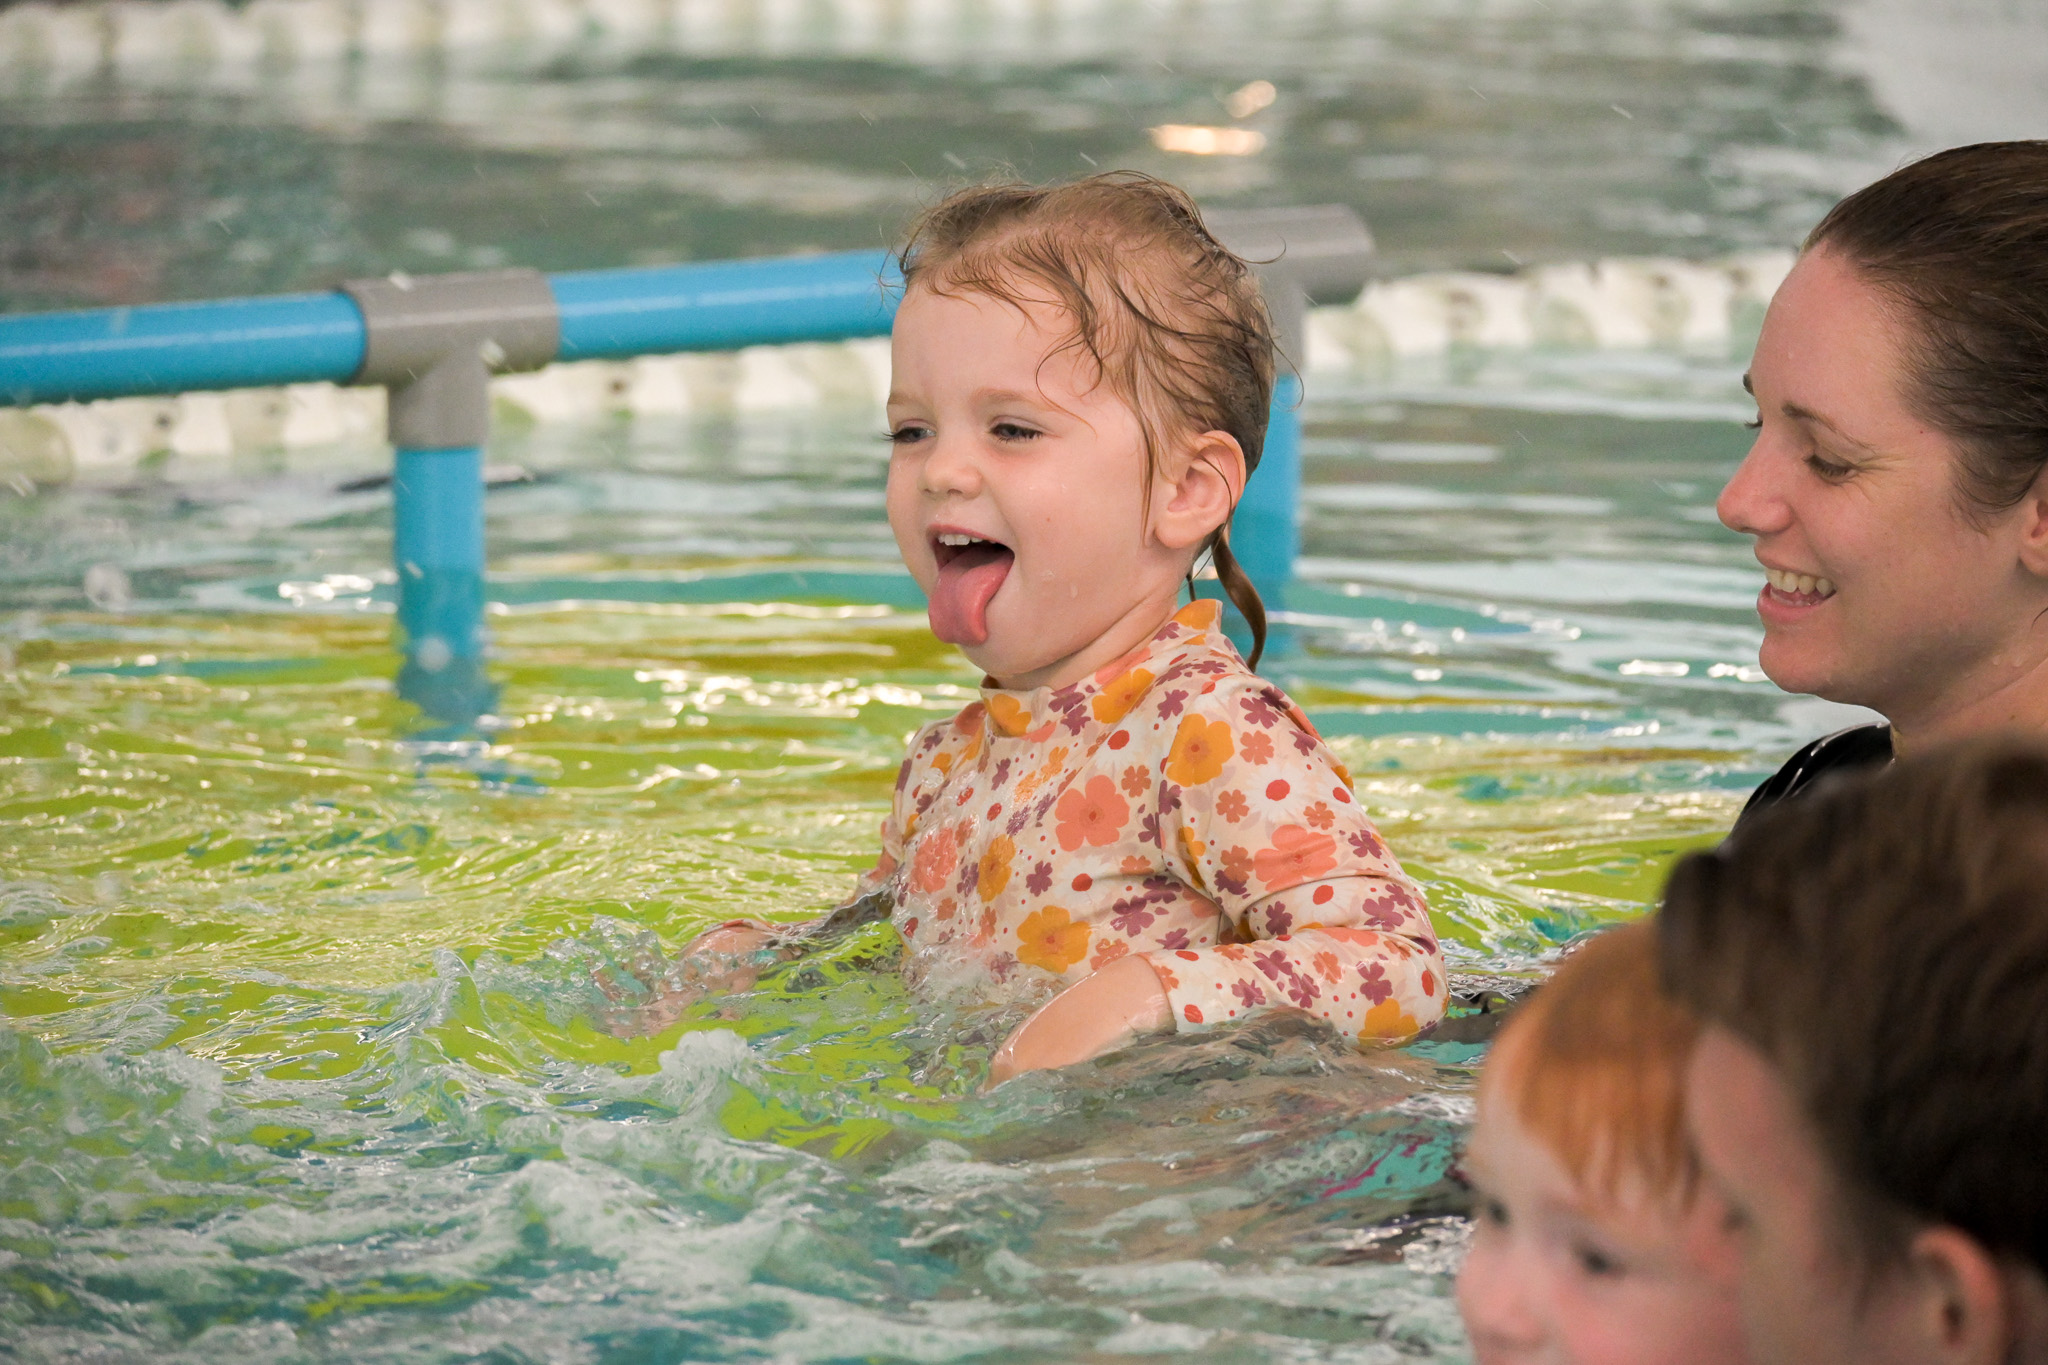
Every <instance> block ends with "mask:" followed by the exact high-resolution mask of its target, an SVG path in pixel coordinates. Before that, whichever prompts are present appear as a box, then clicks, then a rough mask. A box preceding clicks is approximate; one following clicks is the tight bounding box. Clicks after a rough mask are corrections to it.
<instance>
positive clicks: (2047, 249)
mask: <svg viewBox="0 0 2048 1365" xmlns="http://www.w3.org/2000/svg"><path fill="white" fill-rule="evenodd" d="M1806 246H1807V249H1808V250H1813V249H1815V248H1826V249H1827V250H1830V251H1834V252H1838V253H1840V254H1841V255H1842V256H1843V257H1844V258H1845V259H1846V260H1847V261H1848V262H1849V264H1850V265H1852V266H1853V267H1854V268H1855V269H1856V270H1857V271H1858V272H1859V273H1861V274H1862V275H1863V277H1864V278H1865V279H1867V280H1869V281H1871V282H1872V283H1873V284H1875V285H1876V286H1877V287H1878V288H1879V289H1880V290H1881V291H1883V292H1884V293H1885V294H1886V295H1888V296H1889V297H1890V298H1891V299H1892V300H1893V301H1894V302H1895V303H1897V304H1899V305H1901V306H1903V308H1904V310H1905V313H1906V316H1907V318H1908V319H1909V321H1910V322H1911V324H1912V326H1913V330H1914V332H1915V333H1916V335H1915V338H1914V344H1913V347H1912V350H1911V352H1910V357H1909V361H1908V364H1909V367H1910V371H1911V373H1910V378H1909V385H1910V387H1909V390H1908V393H1907V400H1908V402H1909V403H1910V404H1911V405H1912V406H1913V407H1914V409H1915V410H1917V411H1918V413H1919V414H1920V416H1922V417H1923V418H1925V419H1926V420H1927V421H1928V422H1930V423H1931V424H1932V425H1933V426H1934V427H1935V428H1936V429H1938V430H1940V431H1942V432H1943V433H1945V434H1946V435H1948V436H1949V437H1950V438H1951V439H1952V440H1954V441H1955V442H1956V443H1957V445H1958V446H1959V447H1960V449H1961V453H1962V460H1961V463H1960V466H1959V468H1958V470H1957V488H1956V491H1957V493H1958V494H1959V495H1960V500H1961V505H1962V506H1963V507H1964V508H1965V510H1967V511H1969V512H1971V513H1973V514H1974V515H1976V516H1977V517H1979V518H1982V517H1986V516H1990V515H1994V514H1996V513H1998V512H2002V511H2005V510H2006V509H2008V508H2010V507H2013V506H2015V505H2017V504H2018V503H2019V501H2020V499H2021V498H2023V497H2025V496H2026V494H2027V490H2028V489H2030V488H2032V487H2033V486H2034V482H2035V480H2036V479H2038V478H2039V477H2040V474H2041V471H2042V469H2043V468H2048V142H2043V141H2034V142H1980V143H1977V144H1976V145H1974V146H1970V147H1955V148H1951V149H1950V150H1948V151H1945V152H1937V153H1935V154H1934V155H1933V156H1930V157H1927V158H1925V159H1923V160H1920V161H1916V162H1914V163H1913V164H1911V165H1909V166H1906V167H1905V168H1903V169H1901V170H1897V171H1894V172H1893V173H1892V174H1890V175H1888V176H1886V177H1885V178H1884V179H1882V180H1880V181H1878V182H1877V183H1876V184H1873V185H1868V186H1865V187H1864V188H1863V189H1860V190H1858V191H1857V192H1856V193H1854V194H1852V195H1850V196H1849V197H1848V198H1847V199H1844V200H1843V201H1842V202H1841V203H1839V204H1837V205H1835V207H1834V208H1833V209H1832V210H1831V211H1830V212H1829V213H1828V215H1827V217H1825V218H1823V219H1822V220H1821V222H1820V226H1818V227H1816V228H1815V229H1814V230H1813V233H1812V235H1811V236H1809V237H1808V238H1807V240H1806Z"/></svg>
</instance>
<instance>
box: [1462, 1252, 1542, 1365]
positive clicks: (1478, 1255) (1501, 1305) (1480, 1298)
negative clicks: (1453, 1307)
mask: <svg viewBox="0 0 2048 1365" xmlns="http://www.w3.org/2000/svg"><path fill="white" fill-rule="evenodd" d="M1536 1273H1537V1272H1536V1268H1535V1267H1533V1266H1530V1265H1527V1264H1521V1263H1518V1258H1516V1257H1514V1256H1512V1255H1510V1254H1509V1253H1508V1251H1507V1249H1506V1248H1503V1247H1499V1246H1493V1247H1489V1246H1486V1245H1484V1244H1483V1243H1481V1244H1479V1245H1475V1246H1474V1247H1473V1248H1472V1251H1471V1254H1470V1255H1468V1256H1467V1257H1466V1259H1465V1266H1464V1269H1463V1270H1461V1271H1460V1272H1459V1273H1458V1312H1459V1314H1460V1315H1461V1316H1462V1317H1463V1318H1464V1319H1465V1331H1466V1334H1467V1335H1468V1336H1470V1337H1471V1339H1472V1347H1473V1352H1474V1354H1475V1356H1476V1357H1477V1358H1478V1360H1479V1361H1480V1365H1508V1362H1529V1363H1531V1365H1533V1362H1536V1361H1539V1360H1542V1359H1543V1358H1544V1356H1543V1354H1542V1353H1543V1349H1544V1346H1545V1345H1546V1343H1547V1342H1548V1339H1549V1334H1548V1333H1547V1332H1546V1331H1545V1330H1544V1324H1543V1318H1542V1315H1541V1314H1540V1313H1538V1312H1536V1311H1535V1306H1534V1304H1532V1303H1531V1302H1530V1296H1531V1294H1532V1293H1533V1292H1539V1291H1536V1290H1535V1288H1534V1286H1533V1285H1532V1283H1531V1281H1532V1280H1533V1279H1534V1277H1535V1275H1536Z"/></svg>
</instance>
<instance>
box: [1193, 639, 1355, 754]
mask: <svg viewBox="0 0 2048 1365" xmlns="http://www.w3.org/2000/svg"><path fill="white" fill-rule="evenodd" d="M1154 686H1155V687H1158V688H1161V689H1163V690H1164V691H1165V692H1169V693H1170V692H1172V691H1175V690H1185V691H1186V693H1187V695H1186V697H1185V698H1184V700H1183V701H1182V702H1181V709H1183V710H1185V711H1186V712H1188V713H1191V714H1195V715H1200V716H1202V717H1204V718H1205V719H1208V720H1211V721H1227V722H1228V723H1230V724H1231V725H1232V726H1233V727H1236V726H1245V725H1249V726H1252V727H1254V728H1256V729H1260V730H1270V729H1272V728H1273V727H1275V726H1276V725H1281V724H1283V723H1284V724H1287V725H1290V726H1292V727H1293V728H1295V729H1297V730H1300V731H1302V732H1303V733H1304V734H1307V735H1308V736H1310V737H1311V738H1313V739H1316V740H1318V741H1320V740H1321V739H1322V736H1321V734H1319V733H1318V732H1317V730H1316V727H1315V725H1314V723H1313V722H1311V721H1310V720H1309V718H1308V713H1307V712H1305V711H1303V710H1302V709H1301V707H1300V706H1298V705H1296V704H1295V702H1294V699H1293V698H1292V697H1289V696H1288V695H1287V694H1286V693H1285V692H1283V691H1282V690H1281V689H1280V687H1279V685H1278V684H1276V683H1273V682H1271V681H1269V680H1267V679H1265V678H1262V677H1260V676H1259V675H1258V674H1256V673H1254V672H1252V671H1251V669H1249V668H1247V667H1245V665H1244V661H1243V660H1242V659H1240V658H1238V657H1237V654H1236V653H1235V651H1226V650H1224V649H1214V648H1211V649H1194V650H1190V651H1189V652H1188V653H1187V654H1186V655H1185V656H1182V657H1180V658H1178V659H1176V660H1174V661H1173V662H1171V663H1169V664H1168V665H1167V667H1166V668H1165V669H1164V670H1163V671H1162V672H1161V674H1160V676H1159V681H1158V682H1157V683H1155V684H1154Z"/></svg>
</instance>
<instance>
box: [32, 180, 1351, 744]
mask: <svg viewBox="0 0 2048 1365" xmlns="http://www.w3.org/2000/svg"><path fill="white" fill-rule="evenodd" d="M1211 220H1212V223H1213V224H1214V225H1215V226H1216V228H1217V230H1218V234H1219V236H1221V237H1223V239H1224V240H1225V241H1226V242H1228V243H1229V244H1230V245H1231V246H1233V247H1234V248H1235V249H1236V250H1238V251H1239V252H1240V253H1242V254H1244V255H1245V256H1246V257H1247V258H1248V259H1251V260H1253V261H1254V262H1256V263H1258V264H1259V268H1260V274H1261V276H1262V280H1263V284H1264V287H1265V290H1266V294H1267V298H1268V301H1269V303H1270V305H1271V307H1272V310H1273V313H1274V320H1275V323H1276V328H1277V330H1278V332H1279V336H1280V341H1281V348H1282V352H1283V357H1284V358H1285V359H1287V360H1288V361H1289V362H1290V363H1289V364H1288V365H1287V366H1286V367H1284V369H1283V373H1282V375H1281V378H1280V381H1279V383H1278V384H1276V386H1275V392H1274V403H1273V408H1272V413H1271V416H1270V418H1269V423H1270V424H1269V427H1268V430H1267V436H1266V446H1265V454H1264V456H1263V458H1262V459H1261V461H1260V464H1259V468H1258V470H1257V472H1256V474H1255V475H1254V477H1253V478H1252V479H1251V480H1250V482H1249V484H1248V486H1247V487H1246V490H1245V495H1244V498H1243V500H1242V501H1241V502H1240V504H1239V507H1238V511H1237V515H1236V520H1235V530H1234V533H1233V536H1232V546H1233V548H1234V549H1235V550H1236V551H1237V553H1238V557H1239V559H1240V561H1241V562H1242V563H1243V564H1244V566H1245V569H1246V571H1247V572H1248V573H1249V574H1250V575H1251V577H1252V579H1253V581H1254V582H1256V583H1258V584H1259V586H1260V588H1261V590H1262V591H1264V592H1267V593H1269V594H1270V595H1277V594H1278V592H1279V591H1280V590H1281V589H1282V588H1284V585H1285V583H1286V581H1287V579H1288V578H1289V577H1290V576H1291V574H1292V571H1293V565H1294V561H1295V558H1296V556H1297V554H1298V552H1299V546H1300V531H1299V525H1298V509H1299V504H1300V487H1301V417H1300V411H1299V409H1300V400H1301V384H1300V379H1299V375H1298V372H1297V371H1296V370H1295V368H1294V365H1293V364H1292V363H1291V362H1293V361H1294V359H1295V358H1297V357H1299V356H1300V355H1301V351H1302V347H1303V344H1304V341H1305V335H1304V334H1305V319H1306V314H1307V308H1308V304H1309V302H1310V300H1311V299H1312V298H1313V297H1315V296H1316V295H1318V294H1320V293H1324V292H1327V291H1329V290H1331V289H1344V290H1348V291H1349V292H1352V293H1355V292H1356V291H1357V289H1358V288H1359V287H1360V286H1362V285H1363V284H1364V282H1365V270H1366V262H1367V260H1368V259H1369V257H1370V255H1371V252H1372V239H1371V237H1370V235H1369V234H1368V233H1367V232H1366V230H1365V225H1364V223H1363V222H1361V221H1360V220H1359V219H1358V217H1357V215H1356V214H1355V213H1353V212H1352V211H1351V210H1349V209H1346V208H1338V207H1319V208H1308V209H1280V210H1270V211H1257V210H1253V211H1232V212H1217V213H1214V214H1212V215H1211ZM901 283H902V282H901V276H900V274H899V273H898V272H897V269H896V264H895V261H894V260H893V258H892V257H891V256H889V255H888V254H886V253H883V252H865V251H857V252H837V253H830V254H821V255H813V256H800V257H788V258H777V259H763V260H748V261H717V262H700V263H694V264H688V265H672V266H655V267H643V268H633V269H621V270H586V271H571V272H565V273H559V274H552V275H543V274H541V273H540V272H538V271H533V270H494V271H479V272H468V273H461V274H450V275H422V276H410V277H409V276H405V275H402V274H394V275H391V276H389V277H387V278H385V279H381V280H360V281H354V282H351V283H349V284H346V285H344V286H343V287H342V288H341V289H339V290H336V291H334V292H332V293H324V294H290V295H279V296H274V297H268V298H250V299H222V300H215V301H211V302H203V303H169V304H151V305H146V306H140V307H129V308H99V309H88V310H81V311H76V312H63V313H43V314H23V315H16V316H11V317H0V405H16V406H27V405H29V404H35V403H61V402H73V401H90V400H93V399H102V398H119V397H130V396H136V395H145V394H170V393H183V392H188V391H193V390H207V389H242V388H259V387H271V386H277V385H284V384H299V383H313V382H321V381H324V382H328V383H334V384H380V385H382V386H384V387H385V389H386V390H387V391H388V393H389V396H390V404H389V413H388V418H387V421H388V426H389V433H388V434H389V437H390V440H391V443H392V446H393V449H394V463H393V471H392V523H393V536H392V540H393V560H394V563H395V568H396V570H397V575H398V618H399V628H400V630H399V633H400V644H401V648H402V650H403V653H404V658H405V663H404V666H403V668H402V670H401V672H400V676H399V691H400V693H401V695H403V696H405V697H406V698H407V699H408V700H410V701H412V702H414V703H415V704H417V705H418V706H419V707H420V708H421V710H422V711H423V712H425V713H426V714H427V715H428V716H429V717H431V718H433V719H434V720H436V721H438V722H440V723H442V724H444V725H449V726H458V727H459V726H466V725H468V724H470V723H471V722H473V721H474V720H475V719H476V718H477V717H478V716H479V715H482V714H484V713H485V712H487V711H489V710H490V709H491V706H492V703H493V701H494V691H493V689H492V686H491V684H490V681H489V678H488V675H487V673H486V670H485V665H484V660H485V653H486V647H487V644H488V640H487V635H486V632H485V629H484V515H483V498H484V480H483V450H484V446H485V445H486V443H487V441H488V437H489V425H490V388H489V384H490V376H491V375H492V374H493V373H507V372H514V371H520V370H533V369H539V368H541V367H542V366H544V365H547V364H549V363H551V362H553V361H557V360H562V361H569V360H598V359H626V358H630V357H633V356H640V355H655V354H665V353H670V352H677V351H711V350H734V349H738V348H741V347H745V346H758V345H775V344H783V343H790V342H805V341H813V342H815V341H844V340H851V339H854V338H857V337H872V336H882V335H886V334H887V333H888V331H889V326H890V322H891V320H892V319H893V318H894V315H895V309H896V303H897V300H898V297H899V296H900V293H901Z"/></svg>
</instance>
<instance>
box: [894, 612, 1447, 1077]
mask: <svg viewBox="0 0 2048 1365" xmlns="http://www.w3.org/2000/svg"><path fill="white" fill-rule="evenodd" d="M1219 616H1220V608H1219V607H1218V604H1216V603H1214V602H1211V601H1197V602H1194V603H1192V604H1190V605H1189V606H1187V607H1184V608H1182V609H1181V610H1180V611H1179V612H1178V613H1177V614H1176V615H1175V616H1174V617H1173V618H1172V619H1171V620H1169V621H1168V622H1167V623H1166V625H1165V626H1163V627H1162V628H1161V629H1160V630H1159V631H1158V633H1157V634H1155V635H1154V636H1153V638H1152V639H1151V640H1150V641H1149V642H1147V643H1146V644H1145V645H1144V646H1143V647H1141V648H1140V649H1138V650H1136V651H1134V652H1133V653H1132V654H1130V655H1128V656H1126V657H1125V658H1123V659H1120V660H1118V661H1117V662H1116V663H1114V664H1111V665H1110V666H1109V667H1107V668H1104V669H1102V670H1101V671H1099V672H1097V673H1096V674H1095V675H1094V676H1093V677H1091V678H1088V679H1086V680H1084V681H1082V682H1079V683H1076V684H1073V685H1071V686H1067V687H1062V688H1040V689H1038V690H1036V691H1030V692H1015V691H1005V690H1003V689H1000V688H996V687H992V686H985V687H983V688H982V692H981V699H980V700H979V701H976V702H973V703H970V704H969V705H968V706H967V707H966V708H965V709H963V710H962V711H961V712H960V713H959V714H958V715H956V716H954V717H952V718H951V719H950V720H944V721H939V722H936V723H934V724H932V725H928V726H926V727H925V728H924V729H922V730H920V731H919V732H918V733H917V734H916V736H915V737H914V738H913V739H912V741H911V745H910V755H909V757H908V758H906V759H905V760H904V761H903V767H902V770H901V771H900V772H899V773H898V774H897V779H896V793H895V797H894V800H893V803H892V805H891V809H890V811H889V814H888V816H887V817H886V818H885V819H884V821H883V823H882V856H881V861H880V862H879V863H878V865H877V866H876V868H875V869H874V871H873V872H871V873H869V874H868V877H867V879H866V881H867V884H868V885H870V886H874V885H880V884H881V883H882V882H884V881H885V880H893V881H894V882H895V883H896V894H897V903H896V910H895V922H896V926H897V928H898V929H899V931H900V932H901V933H902V934H903V936H904V938H905V940H906V941H907V943H908V944H909V946H910V947H911V948H912V950H913V951H914V952H915V951H920V950H926V949H930V950H933V951H935V952H937V953H940V954H944V955H946V956H950V957H957V958H962V959H968V960H972V961H978V962H979V963H980V964H981V965H982V966H983V967H984V968H985V969H986V970H987V971H988V972H989V973H990V974H991V975H992V976H994V977H995V978H997V979H998V980H1009V979H1010V978H1012V977H1013V976H1014V975H1015V974H1016V973H1019V972H1034V973H1044V974H1046V976H1047V977H1048V978H1051V979H1053V980H1054V981H1055V982H1056V983H1064V984H1071V983H1072V982H1075V981H1078V980H1080V979H1082V978H1083V977H1085V976H1087V975H1089V974H1090V973H1091V972H1094V971H1097V970H1099V969H1100V968H1101V967H1102V966H1104V965H1105V964H1106V963H1109V962H1112V961H1114V960H1115V959H1117V958H1119V957H1123V956H1124V955H1126V954H1129V953H1137V954H1140V955H1142V956H1143V957H1144V958H1145V960H1146V961H1147V962H1148V963H1149V964H1150V965H1151V967H1152V968H1153V970H1154V971H1155V972H1156V973H1157V974H1158V976H1159V980H1160V982H1161V983H1162V984H1163V985H1164V986H1165V988H1166V992H1167V996H1168V998H1169V1000H1170V1002H1171V1005H1172V1010H1173V1017H1174V1020H1175V1022H1176V1025H1177V1027H1179V1028H1181V1029H1183V1030H1186V1029H1196V1028H1207V1027H1213V1026H1215V1025H1217V1024H1221V1023H1225V1022H1228V1021H1231V1020H1236V1019H1241V1018H1243V1017H1244V1016H1246V1015H1247V1014H1250V1013H1252V1012H1253V1011H1256V1010H1259V1009H1262V1008H1267V1007H1274V1006H1278V1007H1292V1008H1296V1009H1301V1010H1306V1011H1308V1012H1309V1013H1311V1014H1316V1015H1320V1016H1321V1017H1323V1018H1325V1019H1328V1020H1329V1021H1331V1022H1332V1023H1334V1024H1335V1025H1336V1026H1337V1027H1338V1028H1340V1029H1342V1030H1343V1031H1344V1032H1346V1033H1348V1034H1352V1035H1355V1036H1357V1037H1359V1038H1361V1039H1396V1038H1404V1037H1408V1036H1411V1035H1413V1034H1414V1033H1415V1032H1416V1031H1417V1030H1419V1029H1421V1028H1423V1027H1426V1026H1427V1025H1429V1024H1432V1023H1434V1022H1435V1021H1436V1020H1437V1019H1438V1018H1439V1017H1440V1016H1441V1015H1442V1013H1443V1007H1444V995H1445V979H1444V968H1443V959H1442V954H1441V951H1440V949H1439V948H1438V945H1437V939H1436V935H1435V933H1434V931H1433V930H1432V927H1431V925H1430V921H1429V914H1428V911H1427V909H1426V908H1425V906H1424V903H1423V899H1422V894H1421V892H1420V891H1419V890H1418V889H1417V888H1416V886H1415V883H1414V882H1413V881H1412V880H1410V879H1409V878H1408V876H1407V875H1406V874H1405V873H1403V872H1402V870H1401V867H1400V865H1399V864H1398V863H1397V862H1396V861H1395V860H1394V857H1393V855H1392V854H1391V853H1389V852H1388V851H1387V847H1386V844H1385V843H1384V842H1383V841H1382V840H1381V839H1380V836H1379V834H1378V832H1377V831H1376V830H1375V829H1374V828H1373V826H1372V822H1371V821H1370V820H1369V819H1367V818H1366V814H1365V812H1364V811H1363V810H1362V809H1361V808H1360V807H1359V804H1358V801H1357V800H1356V798H1355V797H1354V796H1353V795H1352V790H1351V778H1350V775H1349V774H1348V773H1347V772H1346V771H1345V769H1344V766H1343V765H1342V764H1341V763H1339V762H1338V761H1337V758H1336V756H1335V755H1334V754H1332V753H1331V752H1330V749H1329V747H1328V746H1327V745H1326V744H1325V743H1324V742H1323V741H1322V739H1321V738H1320V737H1319V736H1318V735H1317V734H1316V731H1315V729H1314V727H1313V726H1311V725H1310V724H1309V721H1308V717H1306V716H1305V715H1303V714H1302V712H1301V710H1300V708H1299V707H1297V706H1295V705H1294V703H1293V702H1291V701H1289V700H1288V699H1287V697H1286V696H1285V695H1284V694H1283V693H1282V692H1281V691H1280V690H1279V689H1278V688H1276V687H1274V686H1272V685H1271V684H1270V683H1267V682H1265V681H1264V680H1262V679H1261V678H1259V677H1258V676H1257V675H1256V674H1254V673H1252V672H1251V671H1250V670H1249V669H1247V668H1246V667H1245V665H1244V661H1243V660H1242V659H1241V658H1240V657H1239V656H1238V653H1237V651H1236V650H1235V649H1234V648H1233V647H1232V646H1231V644H1230V642H1229V640H1228V639H1226V638H1225V637H1224V636H1223V634H1222V632H1221V630H1220V629H1219V628H1218V620H1219Z"/></svg>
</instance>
